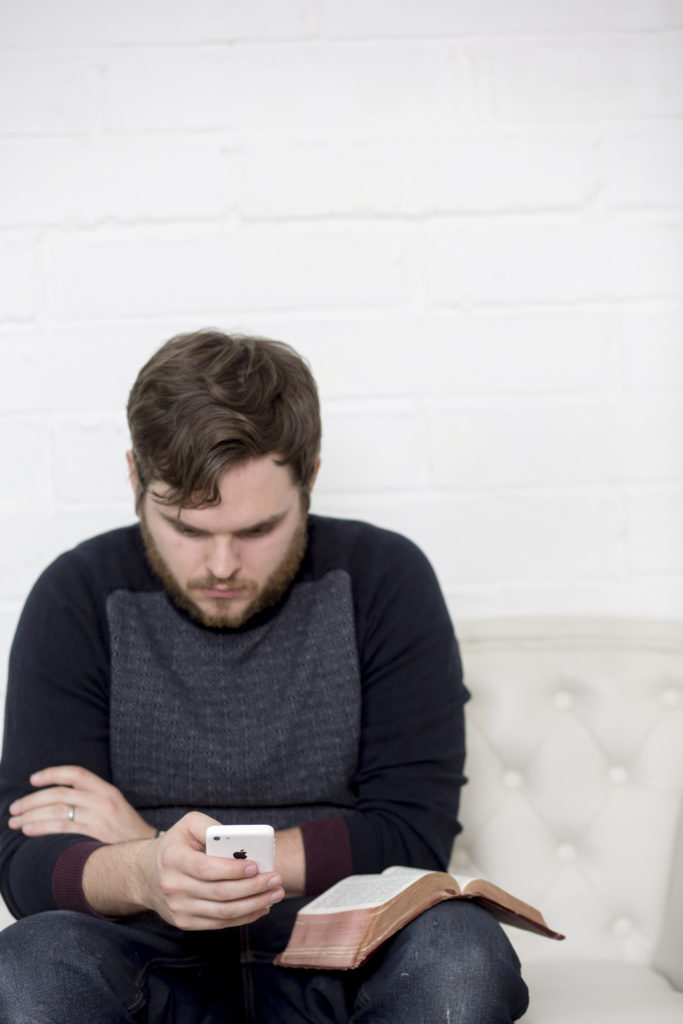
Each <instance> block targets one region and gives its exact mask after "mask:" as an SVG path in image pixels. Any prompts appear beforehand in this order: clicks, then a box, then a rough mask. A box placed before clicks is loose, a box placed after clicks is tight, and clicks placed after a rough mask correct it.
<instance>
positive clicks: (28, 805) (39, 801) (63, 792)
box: [10, 786, 90, 814]
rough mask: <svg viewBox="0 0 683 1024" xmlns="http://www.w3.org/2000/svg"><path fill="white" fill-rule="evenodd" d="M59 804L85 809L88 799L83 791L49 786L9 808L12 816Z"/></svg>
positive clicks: (30, 794)
mask: <svg viewBox="0 0 683 1024" xmlns="http://www.w3.org/2000/svg"><path fill="white" fill-rule="evenodd" d="M58 804H61V805H62V806H63V807H71V806H73V807H87V806H89V805H90V798H89V796H88V794H87V793H86V792H85V791H83V790H77V789H71V788H69V787H68V786H50V787H49V788H48V789H39V790H37V791H36V792H35V793H27V794H26V796H22V797H21V798H20V799H19V800H15V801H14V802H13V803H12V804H11V806H10V812H11V813H12V814H24V813H25V812H26V811H31V810H34V809H35V808H36V807H48V806H56V805H58Z"/></svg>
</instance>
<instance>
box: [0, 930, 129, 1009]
mask: <svg viewBox="0 0 683 1024" xmlns="http://www.w3.org/2000/svg"><path fill="white" fill-rule="evenodd" d="M102 925H105V926H108V927H110V928H111V927H115V926H113V925H110V924H109V922H103V921H101V920H99V919H97V918H91V917H88V916H87V915H85V914H79V913H76V912H73V911H67V910H64V911H62V910H54V911H47V912H45V913H41V914H35V915H32V916H31V917H26V918H22V919H21V920H20V921H17V922H15V923H14V924H12V925H10V926H9V927H8V928H6V929H5V930H4V931H2V932H0V963H2V972H1V973H0V1020H3V1021H12V1024H41V1022H43V1021H48V1020H49V1021H59V1022H62V1021H64V1022H68V1021H75V1020H82V1019H87V1018H86V1017H84V1016H83V1015H84V1013H85V1014H86V1015H87V1013H88V1012H91V1007H92V1006H95V1007H97V1006H98V1005H101V1007H102V1016H101V1017H100V1018H98V1019H100V1020H102V1021H105V1020H106V1021H110V1020H111V1021H118V1020H124V1019H130V1018H125V1017H124V1016H123V1013H124V1011H123V1008H122V1002H121V1000H119V999H117V998H116V997H115V994H114V988H115V984H114V974H115V971H116V966H115V964H114V962H113V961H114V960H115V959H116V958H109V957H108V956H106V955H105V954H104V950H103V947H102V945H101V943H99V942H98V935H97V932H98V928H101V927H102ZM125 989H126V991H125V992H124V1000H123V1001H124V1003H125V1000H126V998H128V999H129V1000H130V1001H131V1002H132V1001H134V988H133V986H132V985H131V986H127V985H126V986H125ZM98 999H99V1000H100V1001H101V1002H100V1003H99V1004H98V1002H97V1000H98Z"/></svg>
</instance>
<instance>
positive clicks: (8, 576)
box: [0, 502, 134, 603]
mask: <svg viewBox="0 0 683 1024" xmlns="http://www.w3.org/2000/svg"><path fill="white" fill-rule="evenodd" d="M39 504H40V503H38V504H37V505H36V504H34V505H33V506H30V507H28V506H27V507H26V508H25V509H23V510H22V513H21V520H20V521H21V529H20V530H18V529H17V521H18V520H17V515H16V514H15V515H10V516H3V515H0V565H2V566H3V573H2V575H1V576H0V600H2V601H16V600H19V601H21V602H22V603H23V601H24V599H25V597H26V595H27V594H28V592H29V590H30V589H31V587H32V586H33V584H34V583H35V581H36V579H37V578H38V576H39V575H40V573H41V572H42V571H43V569H45V567H46V566H47V565H49V564H50V563H51V562H52V561H54V559H55V558H57V556H58V555H60V554H61V553H62V552H63V551H67V550H69V549H70V548H72V547H74V546H75V545H76V544H79V543H80V542H81V541H82V540H85V539H86V538H87V537H93V536H95V535H96V534H98V533H102V532H104V531H105V530H110V529H114V528H115V527H117V526H124V525H126V524H127V523H130V522H133V520H134V516H133V513H132V511H131V505H130V503H129V502H125V503H123V504H121V505H115V504H113V503H112V502H109V503H107V504H106V505H100V506H99V507H98V506H96V505H95V504H93V507H92V508H90V509H84V508H81V507H79V506H75V507H72V508H69V509H67V508H65V509H63V510H62V511H61V513H60V514H56V515H47V514H43V513H42V509H41V508H40V507H39Z"/></svg>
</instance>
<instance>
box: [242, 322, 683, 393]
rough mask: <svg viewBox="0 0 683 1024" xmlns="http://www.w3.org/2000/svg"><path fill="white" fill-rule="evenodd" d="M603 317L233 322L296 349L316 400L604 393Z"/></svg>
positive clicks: (609, 358) (607, 379)
mask: <svg viewBox="0 0 683 1024" xmlns="http://www.w3.org/2000/svg"><path fill="white" fill-rule="evenodd" d="M613 321H614V316H613V314H611V313H608V312H607V313H606V312H603V311H600V310H596V309H580V308H571V307H567V306H559V307H555V308H547V309H528V308H519V307H517V308H514V309H507V310H505V312H502V313H501V312H495V311H491V310H486V311H471V310H470V311H468V312H460V311H447V312H437V311H434V312H431V313H429V312H424V313H418V312H415V311H413V310H406V311H405V312H400V313H395V312H391V313H390V312H387V311H384V310H382V311H381V312H377V311H373V310H366V311H358V312H355V311H354V312H348V313H339V312H338V311H337V310H333V311H331V312H329V313H323V314H316V315H313V316H311V315H305V314H291V313H282V314H277V313H276V314H272V313H264V314H262V315H261V316H259V317H258V318H255V319H254V320H253V321H252V322H249V321H247V322H245V323H244V325H243V327H244V329H245V330H247V332H248V331H250V330H254V329H259V330H261V331H262V332H265V333H266V334H269V335H271V336H273V337H277V338H281V339H283V340H285V341H290V342H291V343H292V344H293V345H294V346H295V347H296V348H298V349H299V350H300V351H301V352H302V353H304V354H305V355H306V356H307V358H308V359H309V361H310V362H311V364H312V367H313V371H314V373H315V375H316V379H317V381H318V384H319V387H320V392H321V395H322V397H323V399H326V398H339V397H354V396H356V397H360V396H364V397H373V396H374V397H380V398H382V397H390V396H399V395H418V396H421V397H424V398H428V397H432V398H436V399H443V398H455V397H456V396H467V397H469V398H472V397H477V396H480V397H481V396H487V395H496V396H501V395H534V394H539V395H545V396H548V395H561V394H567V393H573V392H600V391H602V390H605V389H607V390H609V389H610V388H611V387H612V385H613V381H614V378H615V374H617V373H618V371H619V358H618V348H617V344H616V342H615V341H614V340H613V335H614V332H615V328H614V325H613ZM678 323H679V324H680V321H678Z"/></svg>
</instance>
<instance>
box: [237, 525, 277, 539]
mask: <svg viewBox="0 0 683 1024" xmlns="http://www.w3.org/2000/svg"><path fill="white" fill-rule="evenodd" d="M274 528H275V527H274V524H273V523H262V524H261V525H259V526H252V527H250V528H249V529H248V530H245V531H244V532H243V533H242V534H241V536H242V537H247V538H248V537H263V536H265V535H266V534H267V533H271V532H272V531H273V529H274Z"/></svg>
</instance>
